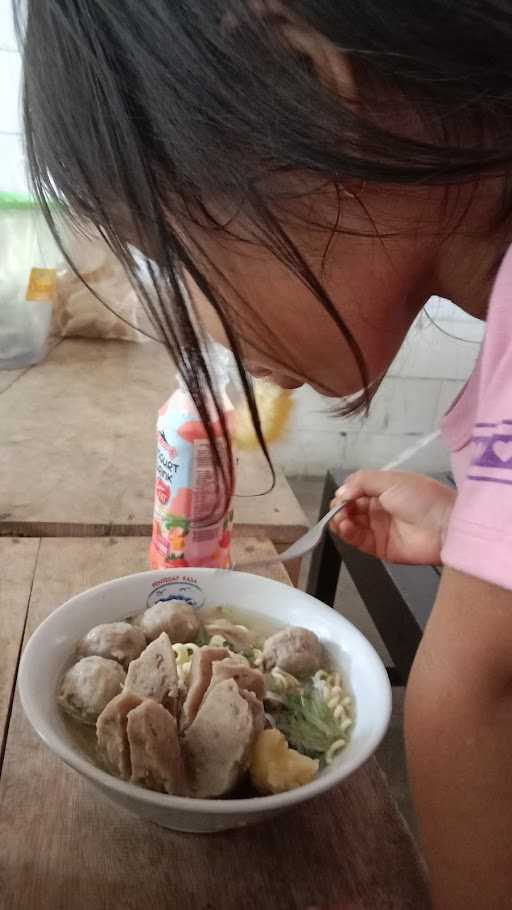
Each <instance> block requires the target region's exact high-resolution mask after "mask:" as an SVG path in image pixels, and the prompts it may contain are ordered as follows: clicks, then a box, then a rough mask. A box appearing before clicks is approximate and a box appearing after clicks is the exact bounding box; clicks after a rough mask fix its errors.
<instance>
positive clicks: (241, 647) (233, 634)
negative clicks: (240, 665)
mask: <svg viewBox="0 0 512 910" xmlns="http://www.w3.org/2000/svg"><path fill="white" fill-rule="evenodd" d="M205 629H206V631H207V632H208V635H209V636H210V637H211V636H212V635H222V638H223V639H224V640H225V641H227V642H229V643H230V644H231V645H233V648H234V650H235V651H246V650H247V649H248V648H252V646H253V645H254V642H255V641H256V636H255V634H254V632H251V630H250V629H246V627H245V626H240V625H236V624H235V623H233V622H230V621H229V620H228V619H216V620H213V621H212V622H207V623H206V624H205Z"/></svg>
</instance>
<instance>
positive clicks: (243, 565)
mask: <svg viewBox="0 0 512 910" xmlns="http://www.w3.org/2000/svg"><path fill="white" fill-rule="evenodd" d="M439 435H440V430H435V431H434V432H433V433H429V434H428V436H424V437H423V438H422V439H420V441H419V442H417V443H415V444H414V445H412V446H409V448H407V449H405V450H404V451H403V452H401V453H400V454H399V455H397V457H396V458H393V459H392V461H390V462H388V464H386V465H384V467H383V468H382V470H383V471H392V470H393V469H394V468H398V467H399V466H400V465H402V464H404V463H405V462H406V461H409V459H410V458H412V456H413V455H415V454H416V452H419V451H420V450H421V449H423V448H425V446H427V445H429V443H431V442H433V441H434V439H437V437H438V436H439ZM345 506H346V502H340V503H339V504H338V505H337V506H335V507H334V508H333V509H331V510H330V511H329V512H327V514H326V515H324V516H323V518H321V519H320V521H318V522H317V523H316V525H313V527H312V528H310V529H309V531H306V533H305V534H303V535H302V537H299V539H298V540H296V541H295V543H293V544H292V545H291V547H288V548H287V549H286V550H284V551H283V552H282V553H279V554H278V555H276V556H272V557H268V558H267V559H255V560H247V561H244V562H237V563H234V564H233V566H232V569H236V570H238V571H246V570H250V569H256V568H260V567H262V566H268V565H272V563H276V562H290V560H292V559H301V558H302V556H305V555H306V553H310V552H311V550H314V549H315V547H317V546H318V544H319V543H320V541H321V539H322V534H323V533H324V530H325V528H326V527H327V525H328V524H329V522H330V521H331V520H332V519H333V518H334V516H335V515H337V514H338V512H340V511H341V509H343V508H344V507H345Z"/></svg>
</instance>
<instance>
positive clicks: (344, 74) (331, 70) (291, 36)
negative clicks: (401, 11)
mask: <svg viewBox="0 0 512 910" xmlns="http://www.w3.org/2000/svg"><path fill="white" fill-rule="evenodd" d="M248 8H249V9H250V10H251V11H252V12H253V13H254V15H255V16H257V17H259V18H261V19H263V20H265V22H266V23H267V24H268V25H270V26H271V27H272V28H273V30H274V32H275V33H276V34H278V35H280V36H281V38H282V40H283V43H285V44H286V45H287V47H288V48H289V50H290V52H291V53H292V54H295V55H297V56H300V57H302V58H303V59H304V60H305V61H307V63H308V65H309V67H310V68H311V70H312V71H313V72H314V73H315V75H316V76H317V78H318V79H319V81H320V82H323V84H324V85H326V86H327V87H328V88H329V89H330V90H331V91H332V92H334V93H336V94H338V95H340V97H342V98H343V100H344V101H345V102H347V103H349V104H350V102H354V103H355V102H356V100H357V90H356V85H355V80H354V74H353V72H352V67H351V66H350V63H349V60H348V54H347V53H344V51H343V49H342V48H339V47H336V45H334V44H333V43H332V41H329V39H328V38H326V37H325V35H321V34H320V33H319V32H317V31H315V30H314V29H312V28H311V27H310V26H308V25H307V23H305V22H303V20H301V18H300V17H299V16H294V15H293V13H292V12H291V11H290V10H289V9H288V8H287V7H286V6H285V5H284V4H283V3H281V2H280V0H249V2H248ZM238 24H239V23H238V20H237V18H236V15H235V14H234V13H232V12H228V13H226V15H225V16H224V20H223V26H224V28H225V29H226V31H230V32H236V29H237V28H238Z"/></svg>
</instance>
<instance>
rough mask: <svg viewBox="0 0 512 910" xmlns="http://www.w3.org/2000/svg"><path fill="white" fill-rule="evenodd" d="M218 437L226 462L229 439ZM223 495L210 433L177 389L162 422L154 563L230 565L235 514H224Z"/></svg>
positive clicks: (159, 442) (153, 546)
mask: <svg viewBox="0 0 512 910" xmlns="http://www.w3.org/2000/svg"><path fill="white" fill-rule="evenodd" d="M215 429H216V430H218V429H220V428H217V427H216V428H215ZM216 435H217V434H216ZM217 439H218V443H219V446H220V448H221V452H222V453H223V455H224V462H225V463H227V447H226V443H225V440H224V439H223V438H222V437H221V436H220V435H219V436H217ZM222 499H223V487H222V475H220V472H219V470H218V467H217V465H216V463H215V460H214V456H213V453H212V452H211V450H210V444H209V441H208V437H207V434H206V431H205V429H204V427H203V425H202V423H201V422H200V421H199V420H198V419H197V414H196V411H195V408H194V405H193V403H192V401H191V399H190V397H189V396H188V395H187V394H186V393H185V392H182V391H178V392H175V394H174V395H173V396H172V398H171V399H170V400H169V402H168V403H167V405H166V406H164V407H163V408H162V409H161V411H160V415H159V418H158V425H157V464H156V484H155V505H154V516H153V538H152V544H151V555H150V561H151V566H152V567H153V568H165V567H169V568H181V567H188V566H208V567H213V568H228V567H229V565H230V544H231V532H232V525H233V513H232V509H231V508H230V509H229V511H228V512H227V513H226V514H219V510H220V509H221V508H222V505H221V504H222Z"/></svg>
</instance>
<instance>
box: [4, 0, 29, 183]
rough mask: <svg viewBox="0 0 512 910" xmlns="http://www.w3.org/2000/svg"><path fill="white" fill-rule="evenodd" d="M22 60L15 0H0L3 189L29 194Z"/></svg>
mask: <svg viewBox="0 0 512 910" xmlns="http://www.w3.org/2000/svg"><path fill="white" fill-rule="evenodd" d="M20 71H21V60H20V55H19V53H18V51H17V48H16V39H15V36H14V27H13V23H12V15H11V0H0V191H2V192H13V193H26V192H27V184H26V179H25V172H24V165H23V148H22V142H21V120H20V105H19V86H20Z"/></svg>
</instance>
